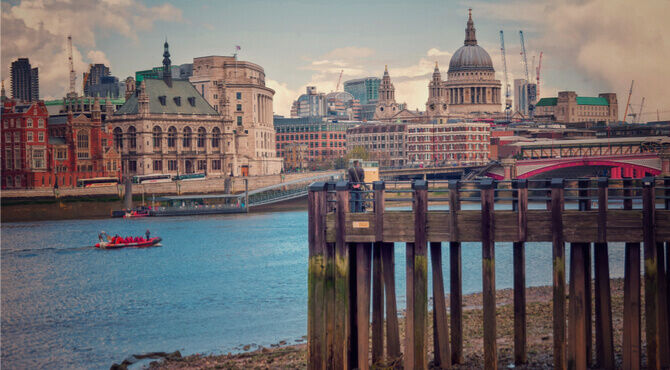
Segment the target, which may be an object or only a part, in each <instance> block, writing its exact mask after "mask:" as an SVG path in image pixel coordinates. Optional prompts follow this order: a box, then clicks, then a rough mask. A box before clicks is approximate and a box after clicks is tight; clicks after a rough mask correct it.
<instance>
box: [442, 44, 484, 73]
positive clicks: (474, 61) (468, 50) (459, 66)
mask: <svg viewBox="0 0 670 370" xmlns="http://www.w3.org/2000/svg"><path fill="white" fill-rule="evenodd" d="M473 70H477V71H482V70H484V71H491V72H493V62H491V57H490V56H489V53H487V52H486V50H484V48H483V47H481V46H479V45H463V46H461V48H460V49H458V50H456V52H455V53H454V55H453V56H452V57H451V61H449V72H459V71H473Z"/></svg>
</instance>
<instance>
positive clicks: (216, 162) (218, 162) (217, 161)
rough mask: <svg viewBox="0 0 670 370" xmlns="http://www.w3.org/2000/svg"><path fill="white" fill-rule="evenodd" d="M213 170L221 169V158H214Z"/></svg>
mask: <svg viewBox="0 0 670 370" xmlns="http://www.w3.org/2000/svg"><path fill="white" fill-rule="evenodd" d="M212 170H221V160H220V159H212Z"/></svg>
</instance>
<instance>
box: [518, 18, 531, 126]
mask: <svg viewBox="0 0 670 370" xmlns="http://www.w3.org/2000/svg"><path fill="white" fill-rule="evenodd" d="M519 38H520V39H521V54H522V55H523V66H524V68H525V70H526V84H529V83H530V77H529V76H528V58H526V44H525V42H524V40H523V31H519ZM528 86H529V85H526V98H527V99H528V113H529V115H530V116H531V117H533V110H534V109H535V106H534V105H533V104H532V102H533V100H532V99H531V98H530V96H529V94H528V92H530V88H529V87H528Z"/></svg>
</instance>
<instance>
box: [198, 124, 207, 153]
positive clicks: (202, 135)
mask: <svg viewBox="0 0 670 370" xmlns="http://www.w3.org/2000/svg"><path fill="white" fill-rule="evenodd" d="M206 139H207V130H205V128H204V127H200V128H198V148H204V147H205V140H206Z"/></svg>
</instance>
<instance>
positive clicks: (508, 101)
mask: <svg viewBox="0 0 670 370" xmlns="http://www.w3.org/2000/svg"><path fill="white" fill-rule="evenodd" d="M500 55H501V56H502V63H503V72H504V74H505V116H506V117H507V121H509V113H510V109H512V99H510V98H509V80H508V79H507V60H506V59H505V36H504V35H503V31H502V30H500Z"/></svg>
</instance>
